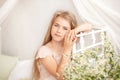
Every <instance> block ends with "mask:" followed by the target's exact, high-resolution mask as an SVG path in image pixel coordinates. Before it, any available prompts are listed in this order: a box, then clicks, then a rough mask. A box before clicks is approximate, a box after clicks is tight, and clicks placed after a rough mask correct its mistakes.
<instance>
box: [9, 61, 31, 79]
mask: <svg viewBox="0 0 120 80" xmlns="http://www.w3.org/2000/svg"><path fill="white" fill-rule="evenodd" d="M32 65H33V60H21V61H18V63H17V65H16V66H15V68H14V69H13V71H12V72H11V74H10V76H9V78H8V80H30V77H31V72H32Z"/></svg>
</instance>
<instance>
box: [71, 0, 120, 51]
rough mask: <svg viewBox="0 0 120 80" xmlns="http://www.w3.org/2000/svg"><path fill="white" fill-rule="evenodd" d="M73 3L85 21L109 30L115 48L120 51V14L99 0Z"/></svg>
mask: <svg viewBox="0 0 120 80" xmlns="http://www.w3.org/2000/svg"><path fill="white" fill-rule="evenodd" d="M73 3H74V6H75V8H76V10H77V12H78V14H79V16H80V18H81V19H82V20H83V21H85V22H89V23H91V24H93V25H95V27H96V28H104V29H105V28H106V29H107V30H108V36H109V38H110V39H111V41H112V43H113V45H114V48H115V50H116V51H117V52H118V51H120V38H119V35H120V32H119V29H120V22H119V21H120V15H119V14H118V13H117V12H116V11H114V10H112V9H110V8H109V7H107V6H105V5H103V4H102V3H100V1H99V2H98V0H73Z"/></svg>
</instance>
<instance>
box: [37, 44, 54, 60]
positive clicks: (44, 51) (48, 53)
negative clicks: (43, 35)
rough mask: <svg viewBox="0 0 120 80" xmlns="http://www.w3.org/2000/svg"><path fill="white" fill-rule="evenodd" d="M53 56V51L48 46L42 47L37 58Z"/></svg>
mask: <svg viewBox="0 0 120 80" xmlns="http://www.w3.org/2000/svg"><path fill="white" fill-rule="evenodd" d="M47 56H52V51H51V50H50V49H49V48H48V47H47V46H41V47H40V48H39V50H38V54H37V58H45V57H47Z"/></svg>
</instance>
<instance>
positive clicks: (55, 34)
mask: <svg viewBox="0 0 120 80" xmlns="http://www.w3.org/2000/svg"><path fill="white" fill-rule="evenodd" d="M70 29H71V26H70V23H69V21H67V20H66V19H64V18H62V17H57V18H56V19H55V21H54V23H53V25H52V29H51V36H52V39H53V40H55V41H63V40H64V37H65V34H66V32H67V31H68V30H70Z"/></svg>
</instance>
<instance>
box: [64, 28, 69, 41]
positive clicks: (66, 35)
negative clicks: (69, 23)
mask: <svg viewBox="0 0 120 80" xmlns="http://www.w3.org/2000/svg"><path fill="white" fill-rule="evenodd" d="M69 32H70V31H69V30H68V31H67V32H66V34H65V40H67V37H68V35H69Z"/></svg>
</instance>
